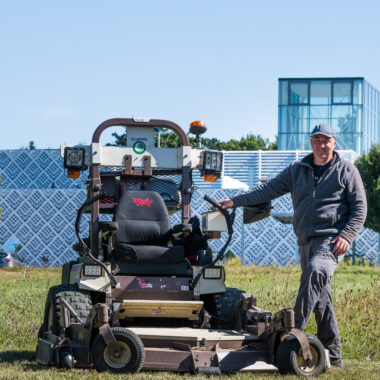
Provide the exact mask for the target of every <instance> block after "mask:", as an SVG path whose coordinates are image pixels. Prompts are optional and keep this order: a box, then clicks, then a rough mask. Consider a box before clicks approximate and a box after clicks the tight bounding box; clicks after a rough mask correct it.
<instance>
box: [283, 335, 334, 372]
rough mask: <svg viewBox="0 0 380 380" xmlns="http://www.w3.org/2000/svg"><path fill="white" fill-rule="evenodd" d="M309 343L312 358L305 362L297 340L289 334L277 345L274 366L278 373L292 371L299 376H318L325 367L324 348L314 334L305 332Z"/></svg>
mask: <svg viewBox="0 0 380 380" xmlns="http://www.w3.org/2000/svg"><path fill="white" fill-rule="evenodd" d="M305 335H306V338H307V340H308V342H309V345H310V352H311V355H312V360H311V361H310V362H309V363H307V362H305V360H304V358H303V356H302V351H301V347H300V344H299V343H298V340H297V339H296V338H295V337H293V336H292V335H289V336H288V337H287V338H286V339H285V340H284V341H282V342H281V343H280V345H279V347H278V350H277V355H276V366H277V368H278V369H279V371H280V373H282V374H288V373H292V374H295V375H299V376H304V377H311V376H318V375H319V374H321V373H322V372H323V371H324V370H325V369H326V365H327V363H326V352H325V349H324V347H323V345H322V343H321V342H320V340H319V339H317V338H316V337H315V336H313V335H310V334H305Z"/></svg>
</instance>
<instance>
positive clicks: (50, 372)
mask: <svg viewBox="0 0 380 380" xmlns="http://www.w3.org/2000/svg"><path fill="white" fill-rule="evenodd" d="M226 272H227V286H230V287H236V288H239V289H243V290H245V291H246V292H250V293H254V294H256V296H257V304H258V306H259V307H261V308H262V309H265V310H270V311H272V312H276V311H278V310H280V309H282V308H284V307H292V306H293V304H294V301H295V298H296V295H297V291H298V285H299V278H300V269H299V268H298V267H297V266H285V267H274V266H270V267H256V266H250V267H247V266H242V265H241V264H240V261H239V260H238V259H231V260H230V261H228V262H227V264H226ZM60 275H61V270H60V268H59V269H49V268H25V267H24V268H14V269H2V270H1V271H0V294H1V296H0V297H1V298H0V379H14V378H22V379H46V378H51V379H61V378H65V379H110V378H112V379H118V378H120V379H121V378H123V379H125V378H126V377H125V375H123V376H114V375H111V374H108V373H103V374H98V373H97V372H96V371H94V370H80V369H73V370H63V369H55V368H49V367H43V366H40V365H38V364H37V363H35V361H34V350H35V346H36V343H37V331H38V328H39V327H40V325H41V323H42V319H43V310H44V305H45V300H46V295H47V292H48V290H49V288H50V287H51V286H53V285H56V284H59V282H60ZM332 292H333V299H334V305H335V310H336V314H337V318H338V323H339V327H340V332H341V336H342V340H343V352H344V359H345V368H344V369H343V370H340V369H335V368H334V369H331V370H329V371H328V372H326V373H325V374H323V375H322V376H321V377H320V378H321V379H342V378H345V379H359V378H366V379H378V378H379V373H380V304H379V302H378V297H379V294H380V268H378V267H368V266H365V267H352V266H346V265H345V264H344V263H342V264H341V266H340V267H339V269H338V270H337V272H336V273H335V275H334V277H333V280H332ZM307 331H308V332H310V333H312V334H315V333H316V326H315V322H314V318H312V319H311V320H310V321H309V323H308V326H307ZM188 376H190V375H185V377H186V378H188ZM230 377H233V379H251V378H252V374H249V373H236V374H233V375H232V376H227V375H223V376H220V377H218V378H220V379H228V378H230ZM128 378H129V377H128ZM133 378H134V379H138V380H140V379H179V378H184V376H183V375H179V374H176V373H168V372H142V373H140V374H136V375H133ZM191 378H193V379H203V378H206V377H204V376H201V375H194V376H191ZM261 378H263V379H268V378H281V376H279V375H275V374H255V379H261ZM286 378H287V379H292V378H294V379H295V378H296V377H293V376H290V377H286Z"/></svg>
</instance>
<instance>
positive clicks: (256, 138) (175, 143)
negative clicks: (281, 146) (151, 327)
mask: <svg viewBox="0 0 380 380" xmlns="http://www.w3.org/2000/svg"><path fill="white" fill-rule="evenodd" d="M112 136H113V137H114V138H115V141H114V143H112V144H107V145H116V146H125V145H126V144H127V132H125V133H123V134H121V135H119V134H117V133H116V132H115V133H112ZM154 138H155V141H156V143H157V141H158V133H157V132H155V133H154ZM189 142H190V145H191V146H192V147H196V146H197V143H196V141H195V138H194V137H192V136H189ZM179 146H180V138H179V137H178V136H177V135H176V134H175V133H173V132H171V131H168V130H167V129H162V130H161V132H160V147H161V148H177V147H179ZM202 146H204V147H205V148H208V149H213V150H229V151H230V150H260V149H261V150H277V136H276V140H275V141H274V142H270V141H269V140H268V139H264V138H263V137H261V136H260V135H253V134H248V135H246V136H245V137H242V138H241V139H240V140H236V139H231V140H228V141H220V140H219V139H217V138H215V137H212V138H208V137H204V138H202Z"/></svg>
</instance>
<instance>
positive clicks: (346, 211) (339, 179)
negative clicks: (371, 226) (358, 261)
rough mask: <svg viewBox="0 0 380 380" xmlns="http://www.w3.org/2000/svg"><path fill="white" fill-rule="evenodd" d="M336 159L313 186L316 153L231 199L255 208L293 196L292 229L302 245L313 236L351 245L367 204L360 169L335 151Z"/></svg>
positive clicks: (361, 222)
mask: <svg viewBox="0 0 380 380" xmlns="http://www.w3.org/2000/svg"><path fill="white" fill-rule="evenodd" d="M334 155H335V160H334V161H333V162H332V164H331V165H330V166H329V167H328V168H327V169H326V171H325V172H324V173H323V175H322V177H321V178H320V179H319V181H318V183H317V185H316V186H315V185H314V171H313V167H312V162H313V154H312V153H311V154H309V155H308V156H306V157H304V158H303V159H302V160H300V161H295V162H293V163H292V164H290V165H289V166H288V167H287V168H286V169H285V170H283V171H282V172H281V173H280V174H278V175H277V176H276V177H274V178H272V179H270V180H269V181H268V182H267V183H265V184H262V185H259V186H257V187H255V188H254V189H253V190H251V191H249V192H247V193H243V194H240V195H237V196H235V197H232V198H231V199H232V201H233V202H234V205H235V206H236V207H239V206H248V205H255V204H259V203H264V202H267V201H269V200H271V199H275V198H278V197H280V196H281V195H284V194H286V193H289V192H290V194H291V197H292V202H293V209H294V216H293V229H294V232H295V234H296V236H297V238H298V243H299V244H305V243H306V242H307V240H308V239H309V238H311V237H314V236H336V235H339V236H342V237H343V238H345V239H346V240H347V241H348V242H349V243H350V244H351V243H352V242H353V241H354V240H355V238H356V236H357V235H358V233H359V232H360V230H361V228H362V226H363V224H364V221H365V218H366V215H367V201H366V195H365V191H364V186H363V182H362V180H361V177H360V174H359V172H358V170H357V168H356V167H355V166H354V165H353V164H351V163H350V162H349V161H346V160H343V159H341V158H340V157H339V154H338V153H337V152H335V151H334Z"/></svg>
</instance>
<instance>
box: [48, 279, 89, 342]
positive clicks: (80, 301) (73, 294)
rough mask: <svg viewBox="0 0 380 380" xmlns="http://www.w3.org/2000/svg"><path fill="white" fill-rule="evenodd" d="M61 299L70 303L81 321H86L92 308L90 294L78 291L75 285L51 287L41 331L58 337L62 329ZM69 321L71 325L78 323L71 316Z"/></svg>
mask: <svg viewBox="0 0 380 380" xmlns="http://www.w3.org/2000/svg"><path fill="white" fill-rule="evenodd" d="M62 297H64V298H65V299H66V300H67V301H68V302H69V303H70V305H71V307H72V308H73V309H74V310H75V311H76V312H77V313H78V315H79V318H81V320H82V321H85V320H86V319H87V317H88V315H89V314H90V310H91V308H92V302H91V297H90V294H89V293H88V292H86V291H83V290H78V288H77V286H76V285H57V286H52V287H51V288H50V290H49V293H48V295H47V299H46V304H45V313H44V323H43V329H44V331H51V332H52V333H53V334H55V335H58V336H59V335H61V333H62V328H63V324H61V298H62ZM70 320H71V322H73V323H78V321H77V319H76V318H75V317H73V316H70Z"/></svg>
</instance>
